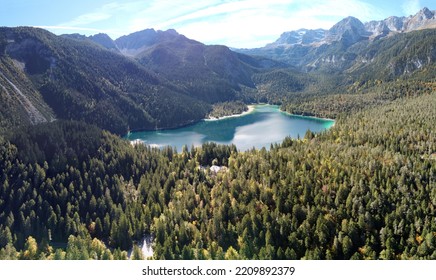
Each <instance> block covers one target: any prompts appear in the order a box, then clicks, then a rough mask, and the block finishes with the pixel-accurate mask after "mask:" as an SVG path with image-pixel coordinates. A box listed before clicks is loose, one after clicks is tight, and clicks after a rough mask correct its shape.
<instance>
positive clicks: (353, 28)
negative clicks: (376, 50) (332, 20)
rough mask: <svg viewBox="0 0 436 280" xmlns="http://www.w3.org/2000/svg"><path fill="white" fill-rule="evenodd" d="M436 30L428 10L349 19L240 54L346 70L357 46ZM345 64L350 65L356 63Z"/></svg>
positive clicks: (434, 13) (433, 16)
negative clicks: (408, 14)
mask: <svg viewBox="0 0 436 280" xmlns="http://www.w3.org/2000/svg"><path fill="white" fill-rule="evenodd" d="M432 28H436V11H430V10H429V9H428V8H424V9H422V10H421V11H419V12H418V13H417V14H416V15H413V16H409V17H395V16H392V17H389V18H387V19H385V20H381V21H370V22H367V23H365V24H364V23H362V22H361V21H360V20H359V19H357V18H354V17H347V18H345V19H343V20H341V21H340V22H338V23H337V24H335V25H334V26H333V27H332V28H330V29H329V30H324V29H316V30H309V29H299V30H296V31H290V32H285V33H283V34H282V35H281V36H280V38H279V39H277V41H275V42H273V43H271V44H268V45H266V46H265V47H262V48H256V49H238V50H236V51H238V52H241V53H245V54H249V55H257V56H263V57H268V58H271V59H275V60H278V61H282V62H286V63H288V64H290V65H292V66H296V67H299V68H301V69H303V70H306V71H310V70H314V69H320V68H324V66H327V68H330V67H328V66H335V67H333V68H338V66H339V70H341V71H342V70H344V67H343V64H344V63H342V62H341V61H345V62H349V60H354V59H355V58H357V57H358V52H356V51H355V50H353V49H352V48H351V47H353V46H355V45H356V44H359V50H360V48H361V46H362V45H366V46H369V45H370V44H371V43H373V42H374V41H377V40H380V39H383V38H389V37H392V36H394V35H398V34H404V33H408V32H412V31H417V30H424V29H432ZM328 64H330V65H328ZM333 64H336V65H333ZM345 64H347V66H349V64H352V63H345ZM330 70H331V69H330Z"/></svg>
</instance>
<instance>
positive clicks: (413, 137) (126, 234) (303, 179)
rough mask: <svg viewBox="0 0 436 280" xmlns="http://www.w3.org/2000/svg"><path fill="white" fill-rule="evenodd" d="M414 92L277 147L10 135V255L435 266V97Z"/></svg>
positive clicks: (0, 207) (6, 202)
mask: <svg viewBox="0 0 436 280" xmlns="http://www.w3.org/2000/svg"><path fill="white" fill-rule="evenodd" d="M409 90H410V88H408V87H402V86H401V85H399V87H398V91H399V93H398V94H399V95H401V97H398V98H392V99H393V100H392V101H391V102H390V103H388V104H382V105H374V106H370V107H368V108H366V109H364V110H356V111H354V112H353V113H352V114H347V115H346V114H340V115H338V117H337V120H336V124H335V126H334V127H333V128H331V129H330V130H328V131H326V132H323V133H321V134H313V133H312V132H310V131H308V132H307V133H306V135H305V136H304V138H301V139H290V138H287V139H285V140H284V141H283V143H281V144H276V145H272V146H271V147H269V149H268V150H267V149H261V150H255V149H253V150H250V151H248V152H238V150H237V149H236V147H235V146H221V145H216V144H214V143H208V144H204V145H203V146H202V147H191V148H188V147H185V148H184V149H183V150H182V151H176V150H174V149H173V148H170V147H166V148H164V149H161V150H159V149H155V148H150V147H147V146H144V145H135V146H132V145H131V144H130V143H129V142H127V141H125V140H122V139H120V138H119V137H117V136H114V135H112V134H110V133H108V132H106V131H103V130H100V129H99V128H97V127H94V126H90V125H87V124H84V123H81V122H74V121H56V122H53V123H49V124H40V125H37V126H29V127H27V128H23V129H20V130H15V131H12V132H8V133H5V134H4V136H3V137H2V139H1V143H2V144H1V147H0V159H1V160H0V169H1V174H2V175H1V177H0V186H1V189H0V237H1V238H0V248H1V249H0V258H1V259H128V258H130V259H142V258H144V256H143V255H142V252H141V250H140V248H139V247H138V244H139V243H138V242H139V241H140V240H141V239H142V238H143V237H144V236H145V235H152V236H153V238H154V245H153V250H154V255H153V258H154V259H434V258H436V255H435V246H436V236H435V235H436V223H434V219H435V218H436V212H435V207H436V141H435V139H436V135H435V134H436V133H435V130H434V123H436V96H435V94H436V93H435V91H434V90H427V87H420V88H419V89H418V88H417V90H416V91H413V94H409V93H408V91H409ZM392 92H395V91H394V90H392ZM386 94H390V91H386ZM212 164H216V165H219V166H226V167H227V168H226V169H222V171H220V172H218V173H215V172H213V171H211V170H210V169H209V168H208V167H210V166H211V165H212ZM201 166H205V167H206V168H205V169H204V168H200V167H201Z"/></svg>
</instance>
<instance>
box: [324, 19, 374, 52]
mask: <svg viewBox="0 0 436 280" xmlns="http://www.w3.org/2000/svg"><path fill="white" fill-rule="evenodd" d="M368 35H369V34H368V32H367V31H366V29H365V25H364V24H363V23H362V22H361V21H360V20H359V19H357V18H355V17H347V18H344V19H343V20H341V21H340V22H338V23H337V24H335V25H334V26H333V27H332V28H330V29H329V31H328V32H327V38H326V39H327V41H328V42H334V41H342V42H343V43H345V44H346V45H352V44H354V43H356V42H358V41H360V40H362V39H363V38H364V37H368Z"/></svg>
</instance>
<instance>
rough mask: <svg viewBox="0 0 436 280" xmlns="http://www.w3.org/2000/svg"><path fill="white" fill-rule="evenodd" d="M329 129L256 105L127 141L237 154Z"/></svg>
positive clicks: (325, 124) (327, 125)
mask: <svg viewBox="0 0 436 280" xmlns="http://www.w3.org/2000/svg"><path fill="white" fill-rule="evenodd" d="M332 125H334V121H333V120H326V119H318V118H312V117H301V116H295V115H290V114H287V113H284V112H281V111H280V110H279V107H278V106H274V105H256V106H255V108H254V110H253V111H252V112H251V113H249V114H245V115H242V116H235V117H230V118H225V119H220V120H203V121H200V122H198V123H196V124H193V125H190V126H186V127H182V128H178V129H169V130H158V131H140V132H132V133H130V134H129V135H128V136H127V137H126V138H127V139H128V140H131V141H133V140H139V141H142V142H144V143H145V144H148V145H151V146H155V147H163V146H172V147H176V148H177V151H181V150H182V147H183V146H184V145H187V146H188V148H190V147H191V145H194V146H201V144H203V143H205V142H216V143H219V144H235V145H236V147H237V148H238V150H240V151H246V150H249V149H251V148H253V147H255V148H258V149H260V148H262V147H265V148H267V149H269V147H270V145H271V143H280V142H282V141H283V139H284V138H285V137H287V136H290V137H292V138H297V137H298V136H300V137H304V135H305V134H306V131H307V130H308V129H310V130H311V131H313V132H320V131H323V130H325V129H328V128H330V127H331V126H332Z"/></svg>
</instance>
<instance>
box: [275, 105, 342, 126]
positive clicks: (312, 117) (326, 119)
mask: <svg viewBox="0 0 436 280" xmlns="http://www.w3.org/2000/svg"><path fill="white" fill-rule="evenodd" d="M279 111H280V112H281V113H284V114H287V115H290V116H296V117H301V118H310V119H318V120H324V121H332V122H335V123H336V120H335V119H330V118H321V117H316V116H304V115H297V114H291V113H289V112H286V111H283V110H282V109H280V108H279Z"/></svg>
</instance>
